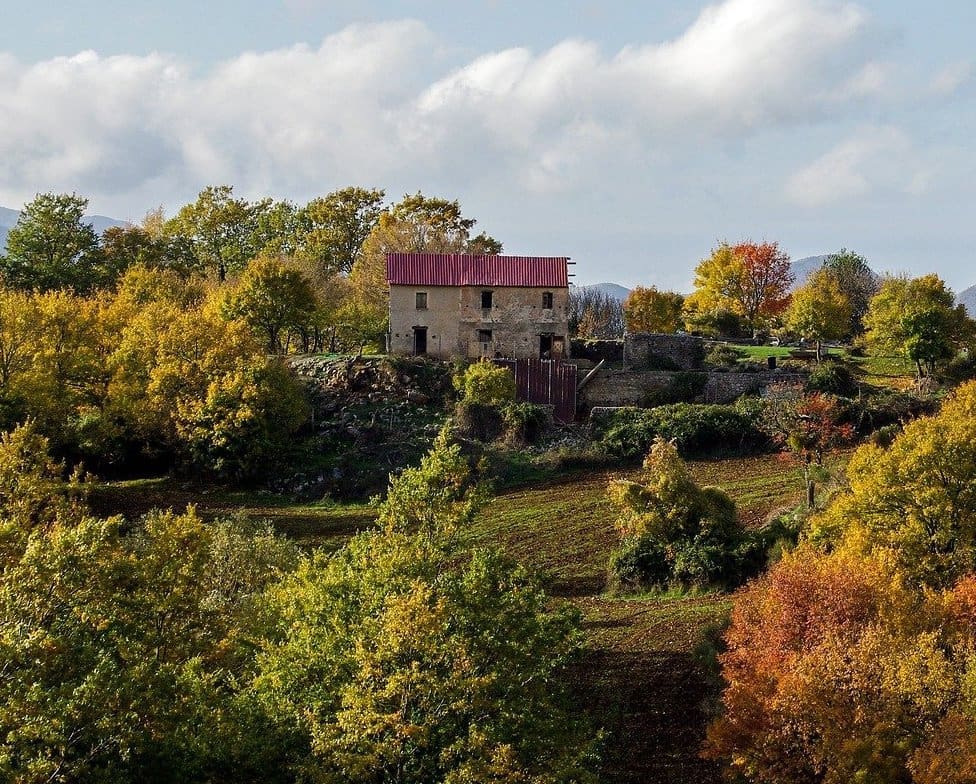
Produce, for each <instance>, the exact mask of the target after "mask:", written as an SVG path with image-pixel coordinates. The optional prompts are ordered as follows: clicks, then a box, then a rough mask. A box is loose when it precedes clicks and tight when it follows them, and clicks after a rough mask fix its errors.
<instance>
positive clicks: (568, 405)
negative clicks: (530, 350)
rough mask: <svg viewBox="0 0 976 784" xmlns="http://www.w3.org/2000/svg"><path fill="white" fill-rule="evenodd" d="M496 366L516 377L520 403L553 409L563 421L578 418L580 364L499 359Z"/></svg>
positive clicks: (558, 418) (545, 360)
mask: <svg viewBox="0 0 976 784" xmlns="http://www.w3.org/2000/svg"><path fill="white" fill-rule="evenodd" d="M492 361H493V362H494V363H495V364H496V365H501V366H502V367H506V368H508V369H509V370H511V371H512V373H514V374H515V394H516V397H517V398H518V399H519V400H523V401H526V402H528V403H541V404H543V405H547V406H552V413H553V417H554V418H555V419H556V420H557V421H559V422H566V423H569V422H572V421H573V420H574V419H576V365H566V364H563V362H561V361H560V360H558V359H495V360H492Z"/></svg>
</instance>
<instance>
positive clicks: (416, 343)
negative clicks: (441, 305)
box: [413, 327, 427, 356]
mask: <svg viewBox="0 0 976 784" xmlns="http://www.w3.org/2000/svg"><path fill="white" fill-rule="evenodd" d="M413 353H414V354H416V355H417V356H421V355H422V354H426V353H427V327H414V328H413Z"/></svg>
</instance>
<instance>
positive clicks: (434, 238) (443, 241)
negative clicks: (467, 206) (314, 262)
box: [349, 192, 502, 316]
mask: <svg viewBox="0 0 976 784" xmlns="http://www.w3.org/2000/svg"><path fill="white" fill-rule="evenodd" d="M476 223H477V221H476V220H475V219H474V218H466V217H464V215H463V214H462V213H461V205H460V204H459V203H458V202H457V200H455V201H448V200H447V199H439V198H436V197H429V196H424V195H423V194H421V193H419V192H418V193H415V194H413V195H410V196H404V198H403V200H402V201H400V202H398V203H397V204H394V205H393V206H392V207H391V208H390V209H389V210H387V211H386V212H384V213H383V214H382V215H380V217H379V220H378V221H377V223H376V225H375V226H374V227H373V230H372V231H371V232H370V234H369V237H368V238H367V240H366V242H365V243H364V244H363V248H362V253H361V254H360V257H359V259H358V260H357V261H356V263H355V264H354V265H353V268H352V270H351V272H350V275H349V279H350V283H351V284H352V288H353V292H354V296H355V298H356V300H357V303H358V304H359V305H360V306H362V307H365V308H369V309H372V310H374V311H375V312H376V313H377V314H383V315H384V316H385V314H386V308H387V302H388V299H389V287H388V286H387V283H386V254H387V253H391V252H403V253H481V252H483V251H484V249H488V250H490V251H491V252H493V253H500V252H501V249H502V245H501V243H500V242H498V241H497V240H495V239H494V238H493V237H490V236H488V235H486V234H480V235H478V236H477V237H475V238H474V239H472V238H471V229H472V228H474V225H475V224H476Z"/></svg>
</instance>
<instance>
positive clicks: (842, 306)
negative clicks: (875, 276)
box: [784, 267, 851, 360]
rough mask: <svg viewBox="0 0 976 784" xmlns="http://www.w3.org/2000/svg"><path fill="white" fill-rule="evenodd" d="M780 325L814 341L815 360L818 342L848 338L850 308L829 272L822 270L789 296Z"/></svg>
mask: <svg viewBox="0 0 976 784" xmlns="http://www.w3.org/2000/svg"><path fill="white" fill-rule="evenodd" d="M784 321H785V325H786V328H787V329H788V330H790V331H791V332H795V333H796V334H798V335H799V336H800V337H802V338H804V339H805V340H813V341H816V344H817V359H818V360H819V359H820V343H821V341H824V340H839V339H840V338H842V337H844V336H845V335H846V334H848V331H849V330H850V328H851V304H850V301H849V300H848V298H847V296H846V295H845V294H844V292H843V291H842V290H841V287H840V285H839V284H838V282H837V279H836V278H835V277H834V275H833V274H832V272H831V271H830V270H829V269H828V268H827V267H823V268H821V269H819V270H817V271H816V272H814V273H813V275H811V276H810V278H809V280H807V282H806V283H804V284H803V285H802V286H801V287H800V288H799V289H797V290H796V291H795V292H793V297H792V299H791V301H790V305H789V307H788V308H787V309H786V314H785V317H784Z"/></svg>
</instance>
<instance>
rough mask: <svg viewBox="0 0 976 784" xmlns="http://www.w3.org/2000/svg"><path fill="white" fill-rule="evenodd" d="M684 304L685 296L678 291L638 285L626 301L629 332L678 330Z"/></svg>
mask: <svg viewBox="0 0 976 784" xmlns="http://www.w3.org/2000/svg"><path fill="white" fill-rule="evenodd" d="M684 304H685V298H684V297H683V296H682V295H681V294H678V293H677V292H674V291H658V289H657V287H656V286H650V287H647V288H645V287H644V286H637V287H636V288H634V289H633V290H632V291H631V292H630V294H629V295H628V297H627V300H626V301H625V302H624V305H623V309H624V324H625V325H626V327H627V331H628V332H677V331H678V330H679V329H681V327H682V323H683V322H682V315H681V314H682V308H683V307H684Z"/></svg>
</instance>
